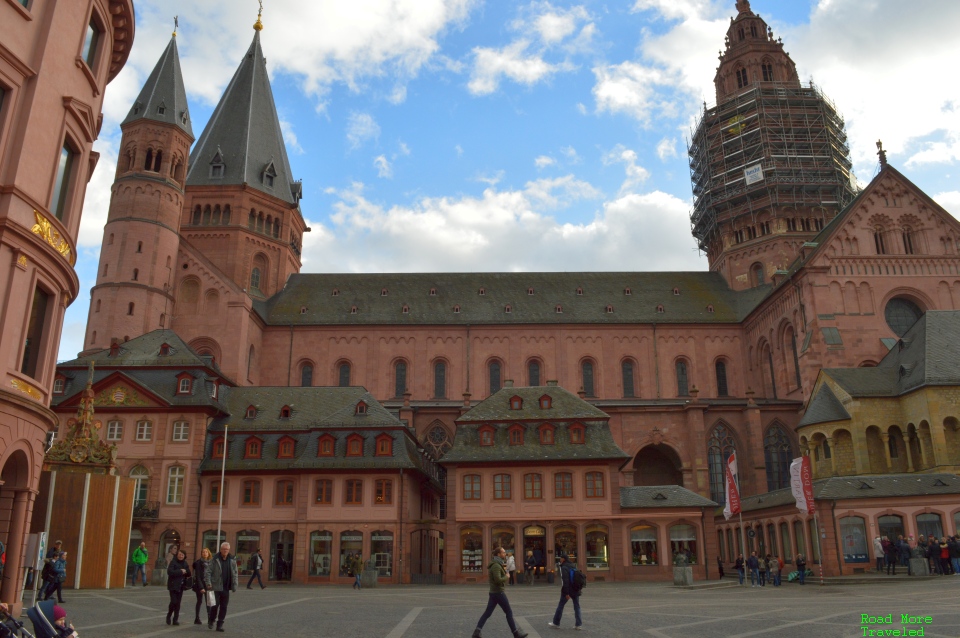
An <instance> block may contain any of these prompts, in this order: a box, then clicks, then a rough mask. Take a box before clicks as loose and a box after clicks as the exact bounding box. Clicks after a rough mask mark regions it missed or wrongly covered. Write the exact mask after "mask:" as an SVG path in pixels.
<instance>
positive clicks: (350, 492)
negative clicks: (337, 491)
mask: <svg viewBox="0 0 960 638" xmlns="http://www.w3.org/2000/svg"><path fill="white" fill-rule="evenodd" d="M343 504H344V505H363V479H355V478H353V479H346V480H345V481H344V482H343Z"/></svg>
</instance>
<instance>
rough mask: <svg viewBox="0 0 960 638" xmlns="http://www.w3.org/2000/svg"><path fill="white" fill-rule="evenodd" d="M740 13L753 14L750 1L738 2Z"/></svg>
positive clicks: (738, 0)
mask: <svg viewBox="0 0 960 638" xmlns="http://www.w3.org/2000/svg"><path fill="white" fill-rule="evenodd" d="M737 12H738V13H741V14H742V13H752V12H751V11H750V0H737Z"/></svg>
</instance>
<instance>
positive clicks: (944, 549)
mask: <svg viewBox="0 0 960 638" xmlns="http://www.w3.org/2000/svg"><path fill="white" fill-rule="evenodd" d="M939 547H940V574H941V575H943V576H949V575H950V545H949V544H948V543H947V537H946V536H941V537H940V545H939Z"/></svg>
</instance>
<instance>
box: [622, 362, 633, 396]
mask: <svg viewBox="0 0 960 638" xmlns="http://www.w3.org/2000/svg"><path fill="white" fill-rule="evenodd" d="M620 373H621V376H622V377H623V396H625V397H635V396H637V388H636V383H635V382H634V377H633V361H624V362H623V363H621V364H620Z"/></svg>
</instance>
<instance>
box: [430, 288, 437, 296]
mask: <svg viewBox="0 0 960 638" xmlns="http://www.w3.org/2000/svg"><path fill="white" fill-rule="evenodd" d="M430 296H431V297H436V296H437V289H436V288H431V289H430Z"/></svg>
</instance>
